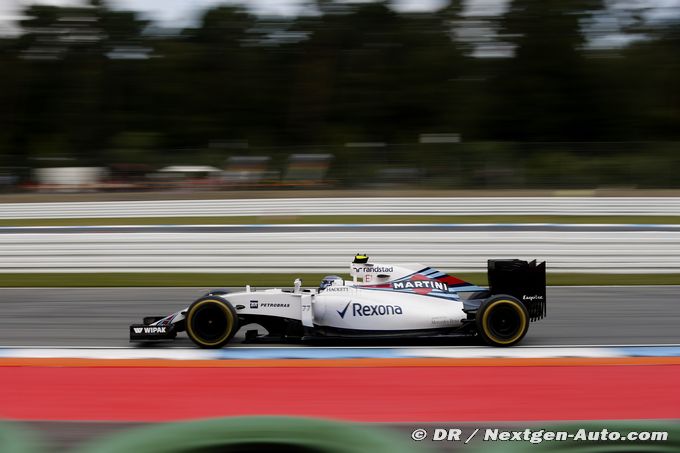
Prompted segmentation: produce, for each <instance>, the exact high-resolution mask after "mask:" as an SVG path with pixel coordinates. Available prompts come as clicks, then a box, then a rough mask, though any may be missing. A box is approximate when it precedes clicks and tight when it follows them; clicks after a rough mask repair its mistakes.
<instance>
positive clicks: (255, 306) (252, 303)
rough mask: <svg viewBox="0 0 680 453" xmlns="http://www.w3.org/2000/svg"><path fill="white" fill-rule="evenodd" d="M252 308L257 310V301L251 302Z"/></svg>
mask: <svg viewBox="0 0 680 453" xmlns="http://www.w3.org/2000/svg"><path fill="white" fill-rule="evenodd" d="M250 308H257V301H256V300H251V301H250Z"/></svg>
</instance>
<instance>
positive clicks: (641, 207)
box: [0, 197, 680, 220]
mask: <svg viewBox="0 0 680 453" xmlns="http://www.w3.org/2000/svg"><path fill="white" fill-rule="evenodd" d="M361 214H370V215H653V216H659V215H666V216H670V215H680V198H678V197H634V198H628V197H625V198H624V197H475V198H450V197H441V198H438V197H427V198H417V197H412V198H390V197H380V198H274V199H237V200H177V201H122V202H117V201H109V202H96V203H92V202H71V203H7V204H3V205H0V219H52V218H95V217H99V218H106V217H203V216H294V215H361ZM359 220H360V219H359Z"/></svg>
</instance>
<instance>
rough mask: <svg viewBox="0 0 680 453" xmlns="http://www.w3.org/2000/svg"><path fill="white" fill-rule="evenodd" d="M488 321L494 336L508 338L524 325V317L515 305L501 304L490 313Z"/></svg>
mask: <svg viewBox="0 0 680 453" xmlns="http://www.w3.org/2000/svg"><path fill="white" fill-rule="evenodd" d="M488 323H489V331H490V332H491V333H492V334H493V336H494V337H496V338H500V339H503V340H507V339H510V338H512V337H514V336H515V335H517V331H518V330H520V329H521V327H522V318H521V317H520V315H519V313H517V310H515V308H514V307H511V306H508V305H500V306H498V307H496V309H495V310H493V312H492V313H490V314H489V319H488Z"/></svg>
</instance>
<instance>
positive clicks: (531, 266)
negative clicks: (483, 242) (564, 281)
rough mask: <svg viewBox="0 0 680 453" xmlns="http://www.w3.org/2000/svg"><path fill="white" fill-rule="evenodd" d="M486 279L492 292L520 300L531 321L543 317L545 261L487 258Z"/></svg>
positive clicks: (544, 305) (544, 311)
mask: <svg viewBox="0 0 680 453" xmlns="http://www.w3.org/2000/svg"><path fill="white" fill-rule="evenodd" d="M488 279H489V290H490V291H491V293H492V294H509V295H511V296H514V297H516V298H517V299H519V300H521V301H522V302H523V303H524V305H525V306H526V307H527V311H528V312H529V318H530V319H531V320H532V321H538V320H539V319H541V318H543V317H545V315H546V291H545V261H544V262H542V263H538V264H537V263H536V260H533V261H531V262H527V261H522V260H489V262H488Z"/></svg>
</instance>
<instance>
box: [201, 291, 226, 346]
mask: <svg viewBox="0 0 680 453" xmlns="http://www.w3.org/2000/svg"><path fill="white" fill-rule="evenodd" d="M232 324H233V320H232V317H231V313H229V312H228V309H227V308H226V307H224V306H223V304H221V303H218V302H214V301H205V302H204V303H202V304H199V305H198V306H197V307H195V309H194V311H193V313H192V316H191V331H192V332H193V334H194V337H196V339H198V340H199V341H200V342H201V343H204V344H208V345H210V344H216V343H219V342H221V341H223V340H224V339H225V338H226V337H227V336H229V332H230V331H231V328H232Z"/></svg>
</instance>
